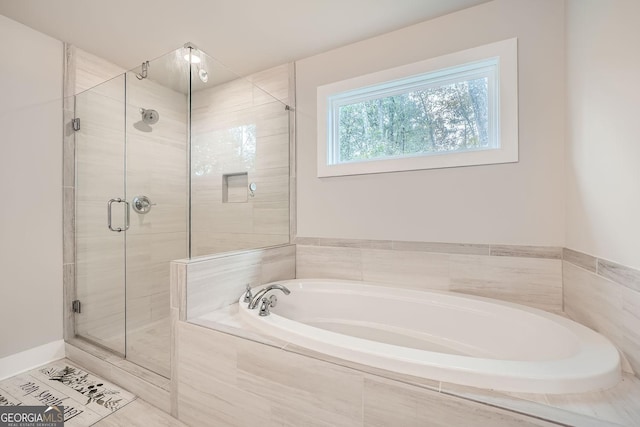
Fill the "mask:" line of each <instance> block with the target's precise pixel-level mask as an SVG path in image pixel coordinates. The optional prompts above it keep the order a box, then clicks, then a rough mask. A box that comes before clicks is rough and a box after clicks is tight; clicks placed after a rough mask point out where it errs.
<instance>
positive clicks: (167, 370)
mask: <svg viewBox="0 0 640 427" xmlns="http://www.w3.org/2000/svg"><path fill="white" fill-rule="evenodd" d="M84 338H87V339H88V340H89V341H92V342H95V341H96V340H93V339H92V337H84ZM126 342H127V346H126V348H127V355H126V359H127V360H128V361H129V362H132V363H135V364H136V365H140V366H142V367H143V368H146V369H149V370H150V371H153V372H155V373H157V374H159V375H162V376H163V377H166V378H169V376H170V374H171V365H170V363H171V359H170V357H171V356H170V352H171V321H170V319H169V317H168V316H167V317H163V318H161V319H159V320H156V321H155V322H153V323H149V324H147V325H144V326H141V327H139V328H137V329H134V330H131V331H128V332H127V341H126ZM98 344H100V345H101V346H103V347H107V348H119V347H124V344H123V343H122V336H117V337H113V338H112V339H106V340H101V341H99V342H98Z"/></svg>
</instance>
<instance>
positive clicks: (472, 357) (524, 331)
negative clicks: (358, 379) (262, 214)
mask: <svg viewBox="0 0 640 427" xmlns="http://www.w3.org/2000/svg"><path fill="white" fill-rule="evenodd" d="M277 283H280V284H283V285H285V286H286V287H287V288H289V289H290V290H291V294H290V295H284V294H283V293H282V292H280V291H272V292H270V294H273V295H276V296H277V298H278V301H277V304H276V305H275V306H274V307H273V308H271V314H270V315H268V316H259V315H258V312H259V309H258V308H256V309H254V310H249V309H248V308H247V304H246V303H243V302H242V298H240V302H239V313H238V314H239V317H240V319H241V320H242V321H243V322H245V323H246V324H247V325H248V327H250V328H255V329H256V330H258V331H259V332H261V333H263V334H266V335H269V336H273V337H275V338H278V339H280V340H284V341H286V342H289V343H292V344H296V345H298V346H301V347H305V348H308V349H311V350H314V351H316V352H321V353H325V354H327V355H329V356H333V357H337V358H341V359H344V360H347V361H351V362H355V363H359V364H364V365H369V366H372V367H375V368H380V369H384V370H388V371H392V372H397V373H400V374H406V375H412V376H416V377H420V378H429V379H433V380H436V381H443V382H449V383H455V384H461V385H467V386H474V387H481V388H486V389H494V390H500V391H509V392H523V393H549V394H559V393H580V392H587V391H593V390H599V389H605V388H608V387H612V386H614V385H615V384H616V383H617V382H618V381H619V380H620V370H621V368H620V363H621V362H620V355H619V353H618V351H617V349H616V348H615V347H614V346H613V345H612V344H611V342H609V341H608V340H607V339H606V338H605V337H603V336H602V335H600V334H598V333H596V332H594V331H592V330H591V329H589V328H587V327H585V326H582V325H580V324H578V323H576V322H573V321H571V320H569V319H566V318H564V317H561V316H558V315H554V314H551V313H547V312H545V311H542V310H538V309H534V308H530V307H526V306H522V305H518V304H512V303H507V302H503V301H497V300H493V299H488V298H481V297H476V296H470V295H464V294H458V293H454V292H439V291H416V290H408V289H399V288H395V287H385V286H381V285H379V284H376V285H373V284H370V283H366V282H350V281H336V280H322V279H317V280H315V279H314V280H309V279H305V280H300V279H298V280H285V281H279V282H277ZM265 286H267V285H265ZM265 286H261V287H259V288H255V289H254V290H253V291H254V295H255V293H256V292H257V291H258V290H260V289H262V288H264V287H265Z"/></svg>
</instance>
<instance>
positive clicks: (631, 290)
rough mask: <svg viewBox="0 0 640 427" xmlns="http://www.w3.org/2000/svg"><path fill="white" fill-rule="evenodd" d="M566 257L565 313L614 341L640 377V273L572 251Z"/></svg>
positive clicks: (564, 281) (564, 274) (565, 254)
mask: <svg viewBox="0 0 640 427" xmlns="http://www.w3.org/2000/svg"><path fill="white" fill-rule="evenodd" d="M563 253H564V261H563V269H562V278H563V284H564V286H563V295H564V310H565V312H566V313H567V315H569V317H571V318H572V319H574V320H576V321H578V322H580V323H582V324H584V325H586V326H589V327H590V328H592V329H595V330H596V331H598V332H600V333H602V334H603V335H605V336H607V337H608V338H609V339H610V340H611V341H613V342H614V343H615V344H616V345H617V346H618V348H619V349H620V350H622V351H623V352H624V354H625V356H626V358H627V360H628V362H629V364H630V365H631V367H632V368H633V370H634V371H635V372H636V375H637V374H638V373H640V271H639V270H636V269H633V268H630V267H626V266H623V265H620V264H616V263H614V262H611V261H607V260H604V259H600V258H596V257H593V256H591V255H587V254H584V253H581V252H577V251H574V250H571V249H564V251H563ZM639 405H640V404H639Z"/></svg>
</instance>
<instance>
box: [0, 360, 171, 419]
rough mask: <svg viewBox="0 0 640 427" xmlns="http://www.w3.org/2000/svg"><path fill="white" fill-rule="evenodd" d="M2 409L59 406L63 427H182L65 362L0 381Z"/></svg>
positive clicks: (130, 396)
mask: <svg viewBox="0 0 640 427" xmlns="http://www.w3.org/2000/svg"><path fill="white" fill-rule="evenodd" d="M134 401H135V402H134ZM132 402H133V404H132V405H131V406H129V407H127V406H128V405H129V404H131V403H132ZM6 405H63V406H64V420H65V423H64V425H65V427H89V426H92V425H99V426H103V425H104V426H119V425H122V426H132V425H149V424H148V421H149V420H155V422H153V423H152V425H165V426H182V424H181V423H179V422H178V421H177V420H175V419H173V418H171V417H170V416H169V415H167V414H165V413H164V412H162V411H160V410H159V409H157V408H155V407H153V406H151V405H149V404H148V403H146V402H144V401H142V400H140V399H136V396H134V395H133V394H131V393H129V392H128V391H126V390H124V389H122V388H120V387H118V386H116V385H114V384H112V383H110V382H108V381H104V380H102V379H100V378H98V377H96V376H95V375H93V374H91V373H89V372H87V371H85V370H84V369H82V368H80V367H78V366H77V365H75V364H73V363H71V362H70V361H69V360H67V359H62V360H59V361H56V362H52V363H49V364H47V365H45V366H41V367H39V368H36V369H34V370H32V371H29V372H25V373H23V374H19V375H16V376H14V377H11V378H8V379H6V380H3V381H0V406H6ZM125 407H127V408H126V410H124V408H125ZM121 409H122V412H120V411H119V410H121ZM116 411H118V412H116ZM134 420H138V422H139V423H138V422H134Z"/></svg>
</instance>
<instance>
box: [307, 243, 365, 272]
mask: <svg viewBox="0 0 640 427" xmlns="http://www.w3.org/2000/svg"><path fill="white" fill-rule="evenodd" d="M296 277H297V278H299V279H307V278H326V279H346V280H362V253H361V252H360V249H357V248H338V247H326V246H304V245H297V247H296Z"/></svg>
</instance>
